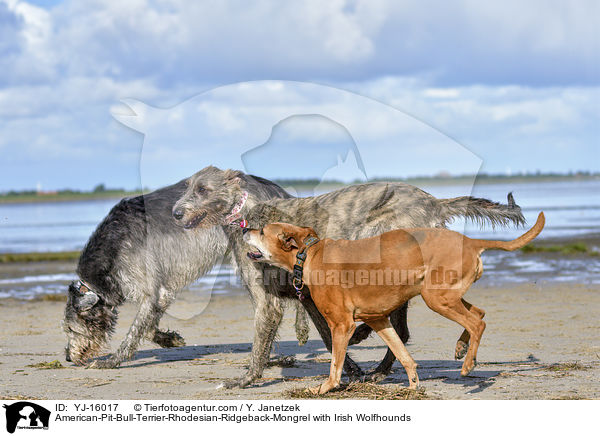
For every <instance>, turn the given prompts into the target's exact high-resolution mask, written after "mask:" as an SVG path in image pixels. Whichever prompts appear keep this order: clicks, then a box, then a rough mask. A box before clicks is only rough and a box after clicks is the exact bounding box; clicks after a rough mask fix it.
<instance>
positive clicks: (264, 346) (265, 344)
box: [225, 292, 283, 388]
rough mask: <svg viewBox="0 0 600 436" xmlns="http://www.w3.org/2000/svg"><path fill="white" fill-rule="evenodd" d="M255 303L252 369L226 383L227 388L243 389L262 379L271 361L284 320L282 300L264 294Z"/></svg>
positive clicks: (251, 356)
mask: <svg viewBox="0 0 600 436" xmlns="http://www.w3.org/2000/svg"><path fill="white" fill-rule="evenodd" d="M255 303H256V310H255V312H254V342H253V343H252V352H251V354H250V367H249V368H248V371H247V372H246V374H245V375H244V376H243V377H241V378H239V379H235V380H231V381H228V382H226V383H225V387H227V388H234V387H242V388H243V387H246V386H248V385H249V384H251V383H253V382H254V381H256V380H257V379H259V378H260V377H262V374H263V370H264V369H265V367H266V366H267V362H268V361H269V355H270V354H271V347H272V346H273V341H274V340H275V336H276V335H277V329H278V328H279V324H281V320H282V319H283V304H282V302H281V299H280V298H278V297H276V296H274V295H271V294H267V293H264V292H263V294H262V295H261V296H260V299H258V300H256V299H255Z"/></svg>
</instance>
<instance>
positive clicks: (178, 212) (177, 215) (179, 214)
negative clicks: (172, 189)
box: [173, 209, 183, 221]
mask: <svg viewBox="0 0 600 436" xmlns="http://www.w3.org/2000/svg"><path fill="white" fill-rule="evenodd" d="M173 218H175V219H176V220H177V221H179V220H180V219H181V218H183V211H182V210H181V209H175V210H174V211H173Z"/></svg>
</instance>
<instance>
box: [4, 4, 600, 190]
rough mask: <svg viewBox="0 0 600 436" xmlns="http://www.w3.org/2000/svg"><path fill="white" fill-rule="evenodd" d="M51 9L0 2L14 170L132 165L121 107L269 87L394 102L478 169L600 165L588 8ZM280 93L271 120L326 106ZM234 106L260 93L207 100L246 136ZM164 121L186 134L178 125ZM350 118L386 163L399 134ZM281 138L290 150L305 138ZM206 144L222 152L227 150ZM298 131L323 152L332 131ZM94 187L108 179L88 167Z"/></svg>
mask: <svg viewBox="0 0 600 436" xmlns="http://www.w3.org/2000/svg"><path fill="white" fill-rule="evenodd" d="M41 3H44V2H41ZM50 3H51V4H52V7H47V8H44V7H38V6H34V5H31V4H30V3H27V2H24V1H17V0H0V129H2V132H3V135H2V137H0V152H1V153H3V162H12V164H13V165H14V163H15V162H17V161H18V162H26V160H27V159H31V160H36V159H38V160H39V159H40V158H41V156H45V157H46V158H47V159H48V160H50V159H54V161H53V162H52V164H49V166H53V167H52V169H53V170H55V172H57V173H58V172H61V174H63V173H65V171H64V167H65V166H67V165H70V164H71V163H72V162H74V161H76V160H77V159H78V160H77V162H78V163H79V164H81V163H82V162H85V160H86V159H91V157H92V156H99V155H103V156H106V160H107V162H109V161H110V160H113V161H114V160H119V159H125V160H128V162H134V161H135V159H134V157H133V156H132V154H131V153H132V150H134V149H135V150H137V148H136V147H139V144H140V142H141V137H140V136H139V135H138V136H135V134H133V133H132V132H131V131H127V130H126V129H119V128H118V126H117V124H116V123H115V122H114V121H113V120H112V119H111V118H110V113H109V109H110V108H111V107H112V106H115V105H116V104H117V102H118V101H119V100H121V99H123V98H134V99H138V100H141V101H144V102H146V103H148V104H149V105H157V106H161V107H172V106H178V105H179V103H180V102H182V101H184V100H186V99H188V98H190V97H193V96H195V95H197V94H198V93H200V92H203V91H206V90H209V89H212V88H213V87H215V86H218V85H222V84H228V83H232V82H238V81H247V80H259V79H271V78H273V79H286V80H298V81H308V82H317V83H321V84H326V85H331V86H333V87H337V88H343V89H347V90H350V91H352V92H355V93H358V94H361V95H364V96H367V97H371V98H374V99H377V100H379V101H382V102H384V103H386V104H389V105H392V106H393V107H395V108H397V109H399V110H401V111H404V112H406V113H407V114H409V115H411V116H412V117H415V118H416V119H417V120H420V121H422V122H424V123H425V124H428V125H430V126H431V127H433V128H434V129H437V130H439V131H440V132H443V133H445V134H447V135H450V136H451V137H452V138H454V139H456V140H457V141H458V142H459V143H461V144H464V145H466V146H467V147H469V148H470V149H472V150H473V151H474V152H475V153H476V154H478V155H479V156H482V157H483V158H484V166H486V165H487V166H488V167H487V168H488V170H494V171H497V170H499V171H502V170H503V169H504V168H505V167H506V166H512V167H513V168H518V167H519V166H518V165H512V163H511V162H512V161H513V160H515V159H518V158H519V157H521V158H523V157H525V158H529V159H528V161H529V162H532V163H531V165H538V162H539V165H540V168H546V169H553V170H558V169H561V168H565V169H566V167H568V168H573V169H579V168H581V169H592V168H593V167H594V168H595V167H597V164H595V163H594V160H593V159H590V158H589V156H590V155H591V156H594V155H596V156H597V151H596V150H595V149H594V147H597V143H598V130H597V127H596V126H597V125H598V121H599V120H598V115H597V114H598V111H597V101H598V98H599V89H600V88H599V87H600V83H599V79H600V71H599V68H600V64H599V63H598V61H597V53H598V52H599V51H600V50H599V49H600V47H599V38H598V36H597V30H596V29H597V28H598V24H599V23H598V18H597V17H598V16H600V10H599V7H600V6H599V4H598V3H597V2H594V1H579V2H569V3H567V2H547V1H542V0H532V1H530V2H517V1H505V2H496V3H489V2H476V1H471V0H461V1H457V2H452V3H446V2H429V1H416V0H415V1H413V0H406V1H403V2H396V1H391V0H389V1H388V0H375V1H367V0H357V1H342V0H333V1H330V2H317V1H304V2H272V1H266V0H265V1H256V2H252V3H248V2H242V1H239V0H237V1H234V0H231V1H220V2H185V1H183V0H164V1H153V0H131V1H126V2H124V1H122V0H118V1H117V0H103V1H100V0H93V1H89V2H77V1H74V0H65V1H62V2H58V3H57V2H50ZM55 3H56V4H55ZM271 83H272V86H277V85H276V83H275V82H271ZM239 86H240V89H244V85H239ZM249 86H250V87H251V85H249ZM231 89H235V88H231ZM282 95H283V96H282V97H281V100H269V104H270V105H273V106H274V109H275V110H276V109H277V107H276V106H277V105H283V106H285V105H288V104H289V101H292V100H293V101H294V102H296V103H295V104H300V103H302V104H305V105H306V104H310V105H313V106H314V105H317V104H323V102H319V100H318V96H315V95H309V96H303V95H295V96H293V99H292V100H290V98H291V97H292V96H290V95H287V94H285V93H283V94H282ZM240 98H246V99H247V100H246V101H241V100H239V99H240ZM303 98H304V99H305V100H304V101H303V100H302V99H303ZM233 101H235V102H238V103H239V105H240V108H243V107H246V108H247V110H251V109H248V108H251V107H253V105H257V104H259V103H257V102H260V95H253V94H252V91H251V90H248V89H245V90H244V92H238V93H237V95H229V96H223V99H222V101H221V102H219V101H210V102H205V104H206V106H205V107H203V108H200V109H202V111H203V113H204V114H205V116H206V117H211V120H210V121H211V124H212V125H214V126H220V127H219V128H220V129H221V130H220V132H218V133H222V132H229V134H231V135H233V134H234V133H235V132H237V131H239V130H240V129H242V128H243V127H244V123H243V122H241V121H240V119H241V116H240V113H236V112H235V111H233V112H232V109H231V107H230V103H231V102H233ZM298 102H300V103H298ZM289 109H290V110H293V109H294V108H289ZM261 113H265V112H264V111H262V112H261ZM169 116H170V119H169V123H170V124H171V125H173V126H176V125H178V123H179V125H180V126H184V125H185V114H182V113H178V111H177V110H171V111H169ZM361 121H362V122H363V123H364V124H365V127H364V129H365V132H366V131H369V135H371V137H372V138H374V139H373V142H372V143H373V144H375V143H377V147H379V150H380V152H381V153H383V154H385V153H386V150H387V148H390V147H393V146H394V144H392V143H391V142H389V138H391V137H398V136H397V135H398V132H400V131H402V129H403V128H404V127H403V126H398V125H394V123H393V122H391V121H390V120H389V119H386V118H385V117H373V116H371V115H370V114H369V113H364V114H363V115H362V119H361ZM287 129H288V130H286V132H287V133H286V134H288V135H290V137H291V136H293V135H296V138H299V139H297V141H300V140H301V138H302V133H305V131H306V128H304V127H303V126H301V125H300V124H294V123H292V124H290V125H289V126H287ZM394 129H396V130H394ZM208 133H210V134H213V137H214V140H215V141H217V140H218V141H220V144H221V145H223V144H226V142H227V141H228V140H229V139H230V138H229V139H228V137H227V135H225V136H221V137H220V138H219V137H217V135H214V133H215V132H208ZM309 133H315V134H319V135H321V137H322V138H325V140H327V135H329V134H330V133H331V132H328V131H326V130H323V129H321V128H320V127H319V126H315V127H314V130H313V131H312V132H309ZM173 135H174V136H173V139H180V140H181V141H185V135H180V136H181V137H178V136H177V132H174V133H173ZM334 136H335V135H334ZM375 138H376V139H377V141H376V140H375ZM266 139H267V138H263V140H266ZM167 140H168V138H166V137H165V141H167ZM304 140H305V141H306V140H308V138H307V137H305V138H304ZM405 140H406V141H407V142H410V141H416V137H412V136H411V135H407V136H406V139H405ZM290 141H291V139H290ZM373 146H374V147H375V145H373ZM215 149H216V148H215ZM161 153H163V155H165V156H166V158H169V152H168V149H165V150H163V151H161ZM534 155H535V156H534ZM533 157H535V159H534V158H533ZM534 161H535V163H534ZM98 163H99V164H100V163H101V162H98ZM0 164H2V163H1V162H0ZM387 164H389V163H387ZM525 167H527V166H525ZM195 169H197V168H195ZM379 170H380V171H384V168H379ZM459 170H460V166H457V167H456V170H455V171H454V172H457V171H459ZM385 171H386V172H387V171H388V170H385ZM21 172H22V173H23V174H27V171H21ZM105 174H106V171H105ZM95 177H98V178H100V180H98V181H97V182H102V181H105V180H102V179H101V178H102V177H103V171H102V169H100V168H99V169H98V171H97V174H96V176H95ZM104 177H105V178H109V177H117V176H116V175H110V176H109V175H105V176H104ZM127 180H131V179H127ZM78 181H79V179H77V180H76V182H78ZM13 182H14V180H13ZM22 183H27V179H26V178H23V181H22Z"/></svg>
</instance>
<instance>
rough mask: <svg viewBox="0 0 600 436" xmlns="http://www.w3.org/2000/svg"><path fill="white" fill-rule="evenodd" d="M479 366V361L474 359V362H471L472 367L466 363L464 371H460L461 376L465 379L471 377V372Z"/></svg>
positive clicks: (463, 367)
mask: <svg viewBox="0 0 600 436" xmlns="http://www.w3.org/2000/svg"><path fill="white" fill-rule="evenodd" d="M476 366H477V360H476V359H473V361H472V362H471V364H470V365H467V362H465V363H464V364H463V366H462V370H461V371H460V375H462V376H463V377H466V376H467V375H469V373H470V372H471V371H473V368H475V367H476Z"/></svg>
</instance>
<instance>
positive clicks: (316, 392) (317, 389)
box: [306, 385, 321, 395]
mask: <svg viewBox="0 0 600 436" xmlns="http://www.w3.org/2000/svg"><path fill="white" fill-rule="evenodd" d="M320 390H321V385H317V386H314V387H312V388H306V391H307V392H308V393H309V394H311V395H320V393H319V392H320Z"/></svg>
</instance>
